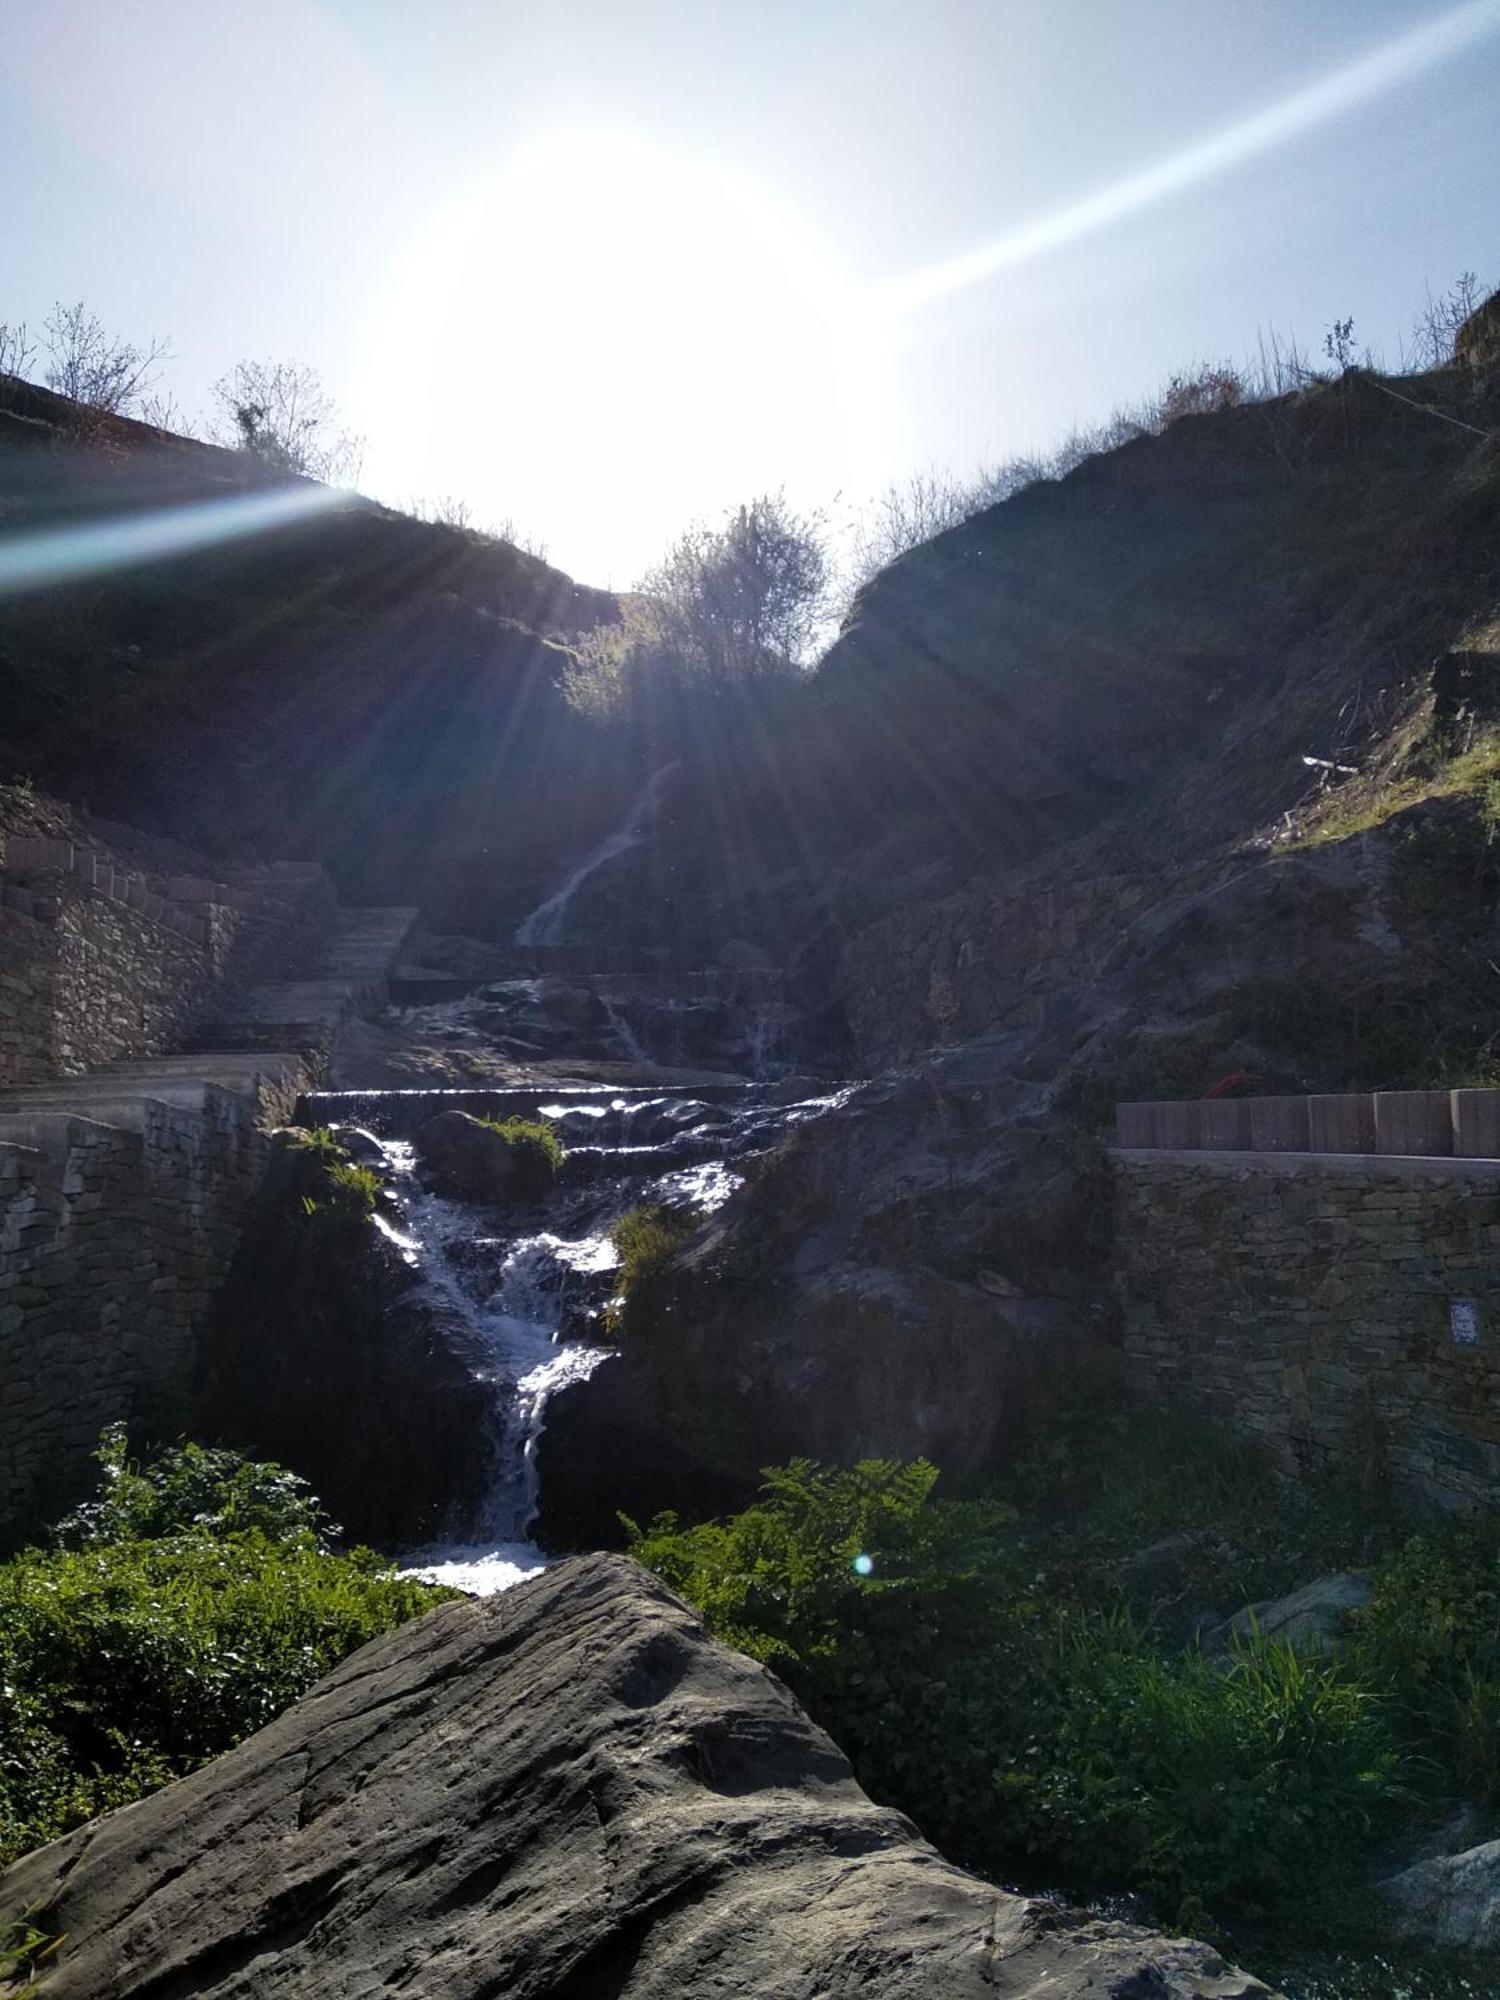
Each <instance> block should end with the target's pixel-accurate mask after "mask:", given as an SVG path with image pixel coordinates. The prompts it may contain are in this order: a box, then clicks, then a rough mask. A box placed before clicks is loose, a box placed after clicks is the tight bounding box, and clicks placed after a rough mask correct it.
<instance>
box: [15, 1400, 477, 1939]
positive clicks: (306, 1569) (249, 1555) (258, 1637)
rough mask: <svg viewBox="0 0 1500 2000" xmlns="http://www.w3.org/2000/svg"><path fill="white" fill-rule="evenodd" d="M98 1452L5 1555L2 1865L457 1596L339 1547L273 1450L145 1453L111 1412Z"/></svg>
mask: <svg viewBox="0 0 1500 2000" xmlns="http://www.w3.org/2000/svg"><path fill="white" fill-rule="evenodd" d="M98 1457H99V1462H100V1465H101V1467H102V1470H103V1475H104V1477H103V1487H102V1491H101V1493H100V1495H99V1497H98V1498H97V1499H96V1500H94V1501H92V1502H90V1503H89V1504H88V1505H86V1506H84V1507H81V1508H80V1509H79V1510H78V1511H77V1512H76V1513H75V1514H73V1515H71V1516H69V1518H68V1519H67V1520H66V1521H64V1522H63V1523H62V1524H61V1525H60V1526H59V1528H58V1529H57V1531H56V1540H57V1542H58V1544H59V1546H57V1547H56V1548H51V1549H42V1548H31V1549H25V1550H23V1551H22V1552H21V1553H20V1554H19V1555H17V1556H15V1557H14V1558H12V1559H11V1560H10V1561H9V1562H7V1563H5V1564H3V1565H0V1864H3V1863H5V1862H7V1861H9V1860H12V1859H13V1858H14V1857H15V1856H16V1855H18V1854H21V1853H24V1852H25V1851H26V1849H28V1848H30V1847H34V1846H36V1845H37V1844H38V1843H40V1842H42V1841H45V1840H51V1839H54V1838H55V1837H56V1836H57V1835H58V1834H60V1833H64V1832H66V1831H67V1829H68V1828H69V1827H71V1826H75V1825H77V1824H78V1823H79V1822H80V1821H82V1820H85V1819H89V1818H91V1817H92V1816H93V1815H94V1814H96V1813H99V1812H103V1811H106V1810H108V1809H109V1808H110V1807H113V1806H117V1805H124V1804H127V1803H128V1802H129V1801H130V1800H131V1799H135V1798H139V1797H140V1796H141V1795H142V1794H143V1793H145V1792H148V1791H151V1790H153V1789H155V1787H156V1786H158V1785H161V1784H164V1783H166V1782H167V1781H168V1780H169V1779H171V1778H174V1777H178V1776H181V1775H182V1774H183V1773H184V1772H186V1771H190V1770H191V1769H193V1767H194V1766H195V1765H197V1764H199V1763H201V1762H202V1761H203V1760H204V1759H205V1758H208V1757H213V1756H216V1755H217V1754H218V1753H219V1752H220V1751H223V1750H227V1749H229V1748H230V1747H231V1745H233V1744H235V1743H237V1742H238V1741H239V1740H240V1738H241V1737H242V1736H246V1735H248V1734H249V1733H250V1732H251V1731H252V1730H255V1729H258V1728H260V1727H261V1726H262V1725H263V1724H264V1723H266V1722H269V1721H270V1720H271V1718H272V1717H273V1716H274V1715H276V1714H278V1713H279V1712H280V1711H281V1710H282V1709H283V1708H285V1707H286V1706H287V1704H288V1703H289V1702H292V1701H295V1700H296V1698H297V1697H298V1696H299V1695H300V1694H302V1693H304V1692H305V1690H306V1689H307V1688H309V1687H310V1686H311V1685H312V1684H313V1682H314V1681H316V1680H318V1679H319V1678H320V1677H321V1676H322V1675H323V1674H325V1673H327V1672H328V1671H329V1669H330V1668H331V1667H334V1666H336V1665H337V1664H338V1662H339V1661H340V1660H342V1659H343V1658H344V1657H345V1655H346V1654H348V1653H351V1652H353V1651H354V1649H355V1648H356V1647H357V1646H361V1645H363V1644H364V1642H365V1641H366V1640H367V1639H371V1638H373V1637H374V1636H375V1635H376V1634H377V1633H380V1632H384V1631H387V1630H388V1629H389V1628H390V1627H391V1626H393V1625H399V1624H401V1623H403V1622H404V1621H405V1620H406V1619H408V1618H412V1617H414V1616H416V1614H417V1613H418V1612H420V1611H424V1610H426V1609H428V1608H429V1607H430V1606H431V1605H432V1604H435V1603H437V1602H439V1601H440V1600H442V1599H443V1598H445V1597H447V1596H449V1595H451V1594H452V1593H450V1592H447V1591H443V1590H437V1589H434V1588H433V1587H431V1586H429V1585H426V1584H421V1583H417V1582H414V1581H411V1580H409V1579H407V1578H403V1577H397V1576H395V1575H394V1574H393V1573H392V1571H391V1569H390V1566H389V1565H388V1564H387V1563H386V1562H385V1560H384V1559H383V1558H382V1557H380V1556H378V1555H376V1554H375V1553H374V1552H373V1551H372V1550H369V1549H353V1550H350V1551H348V1552H346V1553H343V1554H335V1553H334V1552H333V1551H332V1550H331V1549H330V1548H329V1546H328V1536H329V1535H330V1534H331V1533H332V1532H333V1531H332V1530H331V1529H330V1527H329V1526H328V1524H327V1523H326V1522H325V1520H324V1517H323V1515H322V1512H321V1510H320V1508H319V1507H318V1504H317V1502H316V1500H315V1499H314V1498H313V1497H312V1495H311V1494H310V1493H309V1492H308V1490H307V1487H306V1485H305V1483H304V1482H303V1481H302V1480H300V1479H298V1478H296V1477H295V1475H293V1474H292V1473H289V1472H287V1471H285V1470H284V1469H283V1468H282V1467H280V1466H276V1465H261V1464H255V1463H253V1462H251V1461H248V1460H246V1459H243V1458H241V1457H240V1456H239V1455H238V1454H236V1453H234V1452H228V1451H213V1450H206V1449H204V1448H202V1447H200V1446H197V1445H191V1444H189V1445H181V1446H178V1447H176V1448H174V1449H172V1450H170V1451H166V1452H164V1453H162V1454H161V1456H160V1457H158V1458H157V1459H155V1460H154V1461H153V1462H152V1463H150V1464H147V1465H144V1466H137V1465H134V1464H132V1463H131V1462H130V1460H129V1457H128V1453H127V1448H126V1441H125V1437H124V1433H123V1431H122V1430H119V1429H113V1430H110V1431H108V1432H106V1433H105V1436H104V1439H103V1441H102V1443H101V1446H100V1450H99V1453H98ZM42 1942H43V1943H45V1940H43V1941H42ZM13 1948H16V1949H19V1947H14V1945H13ZM26 1950H27V1951H31V1947H30V1946H27V1947H26ZM35 1956H36V1953H35V1952H34V1951H31V1958H27V1957H26V1956H25V1953H22V1955H21V1956H20V1957H18V1958H17V1960H16V1963H17V1966H18V1969H19V1968H20V1967H22V1966H25V1967H26V1968H28V1969H29V1966H30V1964H31V1962H32V1959H34V1958H35ZM3 1963H4V1961H3V1958H0V1965H3Z"/></svg>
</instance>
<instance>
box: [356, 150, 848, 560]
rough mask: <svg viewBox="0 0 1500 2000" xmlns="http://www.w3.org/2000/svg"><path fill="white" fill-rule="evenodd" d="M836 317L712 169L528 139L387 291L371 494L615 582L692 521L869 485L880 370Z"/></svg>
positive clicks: (752, 202) (789, 217)
mask: <svg viewBox="0 0 1500 2000" xmlns="http://www.w3.org/2000/svg"><path fill="white" fill-rule="evenodd" d="M852 304H853V301H852V297H851V295H850V294H849V293H848V292H847V290H846V288H845V286H844V285H843V283H842V282H841V280H840V278H839V274H838V272H837V271H836V269H835V268H834V266H833V264H832V262H831V260H830V259H829V258H828V257H827V256H826V254H825V253H824V252H823V251H822V249H821V248H820V246H819V245H818V244H817V243H816V241H815V240H814V239H813V237H812V236H811V234H810V232H809V231H808V230H807V229H806V227H805V226H803V225H802V224H801V223H800V222H799V219H798V218H797V217H796V216H795V215H794V214H792V213H790V212H789V211H788V210H787V209H786V208H785V207H784V206H781V205H778V204H777V203H776V202H775V201H774V200H772V199H771V198H770V196H769V195H767V194H766V193H765V192H763V191H762V190H760V189H759V188H757V187H755V186H753V185H751V184H750V183H748V182H747V181H745V180H744V179H743V178H741V177H739V176H737V175H735V174H732V173H731V172H729V171H728V170H727V169H725V168H722V167H719V166H717V165H714V164H712V163H710V162H707V161H705V160H703V159H702V158H694V157H688V156H684V155H678V154H673V153H671V152H669V151H667V150H666V149H665V148H662V147H660V146H657V145H656V144H654V143H652V142H651V141H649V140H647V139H645V138H642V137H641V136H639V135H636V134H633V133H611V132H605V131H593V132H587V133H580V132H554V133H552V134H549V135H546V136H541V137H537V138H534V139H533V140H532V141H531V142H529V143H528V144H527V145H525V146H524V147H522V148H521V149H520V150H518V151H517V152H515V153H514V154H512V155H511V156H510V157H509V159H508V160H507V162H506V164H505V166H504V168H503V169H502V171H501V172H500V174H499V175H498V177H497V178H496V179H495V181H494V182H493V183H492V184H490V185H488V186H486V187H483V188H480V189H478V190H476V191H475V192H474V193H473V194H472V195H470V196H469V197H468V198H467V199H465V200H463V201H462V202H461V203H459V204H457V205H456V206H455V208H454V210H453V211H452V212H451V213H450V214H449V215H448V216H447V217H445V218H444V219H443V220H442V222H441V223H440V224H439V225H438V226H437V227H436V228H435V229H433V230H432V231H431V232H429V233H428V234H427V236H426V237H425V239H424V241H422V242H421V243H420V244H419V245H417V246H415V248H414V249H413V251H412V252H411V254H410V255H409V256H408V257H407V258H406V259H405V260H404V263H403V265H402V268H401V269H400V270H399V271H398V272H397V273H396V274H395V279H394V283H393V287H392V295H391V298H390V300H389V301H388V302H387V304H386V305H385V307H384V309H383V310H382V312H381V314H380V328H381V335H382V338H381V340H380V342H379V353H378V355H377V356H376V358H375V363H374V366H373V368H372V376H371V380H370V381H369V383H368V384H367V388H366V395H367V396H368V397H370V398H371V399H378V402H379V406H380V408H381V419H382V421H381V450H380V458H379V462H378V464H376V465H375V466H373V467H372V468H371V470H372V472H373V474H374V479H375V482H376V483H377V484H378V486H379V489H380V491H381V492H382V493H383V494H384V495H385V496H386V497H389V498H392V499H399V498H402V497H405V496H408V495H418V496H421V495H431V494H434V493H439V492H452V493H457V494H461V495H463V496H464V497H465V498H466V499H467V500H468V501H469V503H470V505H471V507H472V508H473V510H474V513H475V515H476V517H477V518H478V519H479V520H480V521H481V522H482V521H483V520H484V518H485V517H486V516H490V517H495V518H499V517H505V516H509V517H511V518H513V519H514V521H515V522H516V525H517V526H518V527H519V528H521V529H523V530H525V531H527V532H530V533H531V534H534V535H538V536H540V537H542V538H543V539H544V540H545V541H546V542H547V543H548V544H549V548H550V553H551V555H552V557H553V559H554V560H555V561H557V562H559V563H560V564H561V565H562V566H563V567H565V568H567V569H569V570H571V571H572V572H573V573H574V574H575V575H578V576H580V577H584V578H587V579H588V580H590V581H597V582H603V581H606V580H609V581H613V582H614V583H616V584H625V583H628V582H630V581H632V580H633V579H634V577H635V575H636V574H637V573H638V572H639V570H640V569H641V568H642V567H644V566H645V565H646V564H647V563H649V562H650V561H651V560H653V559H654V558H655V557H656V555H658V554H659V553H660V552H661V550H662V548H663V547H664V545H665V544H666V543H667V542H668V541H669V540H670V539H671V538H672V537H673V536H674V535H675V534H676V533H677V532H678V531H679V530H680V529H681V528H682V527H683V526H685V525H686V519H687V517H688V516H689V515H691V514H693V513H695V512H699V511H710V512H711V511H713V509H714V508H716V507H727V506H730V505H732V504H733V503H734V502H736V501H738V500H740V499H745V498H748V497H750V496H751V495H752V494H753V493H755V492H756V491H759V490H763V489H766V488H772V487H779V486H783V485H784V486H786V487H787V488H788V490H789V491H790V492H791V493H793V494H794V495H797V496H799V497H808V496H810V495H813V494H817V495H826V494H827V493H828V492H829V491H830V489H831V488H833V487H837V486H838V485H839V484H841V483H846V484H849V485H853V484H857V483H858V482H859V481H860V480H861V479H862V478H863V477H864V476H865V475H866V472H867V469H868V467H869V466H870V465H872V464H874V463H877V462H878V460H879V456H880V439H879V436H878V435H877V433H878V431H879V427H880V426H879V416H880V401H881V394H880V390H881V374H882V371H881V368H880V365H879V361H878V356H877V355H876V354H875V352H874V351H873V350H872V348H871V344H870V343H871V339H872V333H871V330H870V329H869V328H868V327H863V328H862V327H861V326H859V324H858V323H857V321H856V318H855V315H854V313H853V311H852ZM371 406H372V407H373V406H374V403H373V400H372V404H371Z"/></svg>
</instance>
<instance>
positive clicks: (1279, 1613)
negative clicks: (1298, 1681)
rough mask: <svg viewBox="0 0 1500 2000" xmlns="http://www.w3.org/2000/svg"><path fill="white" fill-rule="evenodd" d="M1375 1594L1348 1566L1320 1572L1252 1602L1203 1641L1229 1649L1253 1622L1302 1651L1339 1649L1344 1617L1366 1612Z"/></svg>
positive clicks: (1266, 1633)
mask: <svg viewBox="0 0 1500 2000" xmlns="http://www.w3.org/2000/svg"><path fill="white" fill-rule="evenodd" d="M1374 1595H1375V1593H1374V1590H1373V1589H1372V1587H1371V1585H1370V1582H1369V1579H1368V1578H1367V1577H1363V1576H1356V1575H1355V1574H1354V1572H1353V1571H1352V1570H1345V1571H1343V1572H1341V1573H1340V1574H1339V1575H1337V1576H1320V1577H1318V1578H1317V1579H1316V1580H1315V1581H1314V1582H1312V1583H1305V1584H1303V1586H1302V1588H1301V1589H1300V1590H1294V1591H1292V1592H1291V1594H1290V1595H1289V1596H1287V1597H1268V1598H1266V1599H1265V1600H1264V1601H1263V1602H1261V1603H1260V1604H1247V1605H1246V1607H1245V1608H1244V1610H1243V1611H1237V1612H1236V1613H1235V1614H1234V1616H1233V1617H1232V1618H1231V1619H1229V1620H1228V1622H1227V1623H1226V1624H1223V1625H1220V1626H1218V1627H1217V1628H1216V1629H1215V1630H1214V1631H1212V1632H1210V1633H1209V1635H1208V1637H1207V1638H1206V1639H1205V1640H1204V1642H1203V1644H1204V1650H1205V1651H1206V1652H1228V1651H1229V1649H1230V1648H1231V1647H1232V1646H1233V1645H1234V1643H1235V1641H1236V1640H1237V1639H1248V1638H1249V1636H1250V1633H1251V1630H1252V1627H1253V1628H1254V1629H1255V1630H1257V1631H1259V1633H1260V1635H1261V1637H1262V1638H1263V1639H1276V1640H1279V1641H1280V1642H1281V1644H1282V1645H1286V1646H1295V1647H1297V1648H1298V1650H1299V1651H1301V1652H1314V1653H1334V1652H1337V1651H1338V1648H1339V1646H1340V1644H1341V1643H1342V1641H1343V1635H1344V1621H1345V1619H1346V1618H1347V1617H1348V1614H1349V1613H1350V1612H1351V1611H1362V1610H1363V1609H1364V1608H1365V1606H1366V1605H1367V1604H1369V1603H1370V1602H1371V1600H1372V1599H1373V1597H1374Z"/></svg>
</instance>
